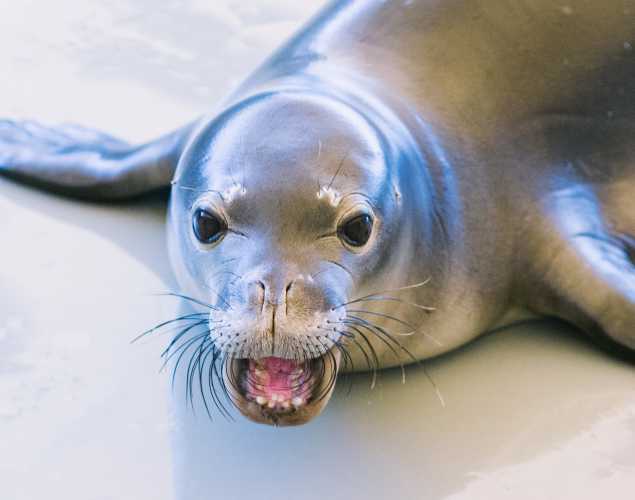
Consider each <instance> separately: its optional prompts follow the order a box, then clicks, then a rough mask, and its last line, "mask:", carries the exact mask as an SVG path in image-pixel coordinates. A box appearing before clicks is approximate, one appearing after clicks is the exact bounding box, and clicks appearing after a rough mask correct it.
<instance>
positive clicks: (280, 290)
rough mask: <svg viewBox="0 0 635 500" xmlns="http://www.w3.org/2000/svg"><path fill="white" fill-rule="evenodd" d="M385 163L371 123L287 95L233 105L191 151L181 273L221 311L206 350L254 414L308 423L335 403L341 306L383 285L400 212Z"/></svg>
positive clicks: (177, 204) (181, 187)
mask: <svg viewBox="0 0 635 500" xmlns="http://www.w3.org/2000/svg"><path fill="white" fill-rule="evenodd" d="M386 163H387V162H386V158H385V155H384V152H383V149H382V145H381V141H380V139H379V138H378V136H377V134H376V132H375V131H374V130H373V128H372V127H371V126H370V125H369V124H368V123H367V122H366V121H365V120H364V119H363V118H362V117H361V116H360V115H358V114H356V113H354V112H353V111H351V110H350V109H349V108H347V107H345V106H343V105H341V104H339V103H337V102H334V101H330V100H327V99H324V98H320V97H307V96H302V95H300V96H296V95H279V94H278V95H276V94H273V95H266V96H261V97H258V98H255V99H252V100H251V101H250V102H247V103H243V104H240V105H238V106H235V107H233V108H232V109H231V110H230V111H229V112H227V113H225V114H223V115H221V116H220V117H219V118H218V119H217V120H215V121H214V122H212V123H211V124H209V125H208V126H207V127H206V128H205V129H203V130H202V131H201V132H200V133H199V134H198V136H197V137H196V139H195V140H194V141H193V142H192V144H191V145H190V147H189V148H188V151H187V152H186V154H185V155H184V158H183V159H182V162H181V165H180V166H179V171H178V172H177V177H176V181H175V186H174V189H173V193H172V200H171V215H170V229H169V237H170V250H171V256H172V259H173V264H174V266H175V267H176V268H177V270H178V272H177V275H179V276H181V277H184V278H183V279H182V281H181V283H180V284H181V286H182V287H183V288H184V290H186V291H187V293H189V294H191V295H192V296H194V297H196V298H197V299H199V300H201V301H203V302H205V303H208V304H209V305H210V308H211V310H210V313H209V325H208V326H209V328H208V330H209V331H208V332H206V334H205V336H204V341H205V342H207V346H208V347H209V348H210V349H211V350H212V355H211V356H213V357H214V359H216V358H218V359H221V358H222V359H224V360H225V363H223V383H224V385H225V387H226V388H227V390H228V393H229V394H230V396H231V399H232V402H233V403H234V404H235V405H236V406H237V408H238V409H239V410H240V411H241V412H242V413H243V414H245V415H246V416H248V417H250V418H251V419H253V420H255V421H258V422H264V423H272V424H276V425H293V424H300V423H304V422H306V421H308V420H309V419H310V418H312V417H313V416H315V415H316V414H318V413H319V411H320V410H321V409H322V408H323V406H324V405H325V404H326V401H327V400H328V399H329V397H330V395H331V392H332V390H333V387H334V384H335V377H336V374H337V371H338V368H339V366H340V362H341V360H342V353H344V357H346V356H347V354H346V352H347V351H346V343H347V341H348V340H349V338H351V337H352V334H351V330H350V329H349V328H348V327H347V323H346V309H345V308H344V307H343V306H344V305H345V304H346V303H347V301H349V300H350V299H351V298H352V297H354V296H355V294H356V293H359V292H360V291H362V290H363V289H364V284H365V283H368V282H369V281H376V280H381V279H382V276H381V273H379V272H378V271H377V269H378V263H379V262H380V261H381V260H382V259H383V258H386V257H385V256H386V253H387V248H388V241H389V239H390V236H389V232H390V231H389V228H390V227H391V225H393V224H394V219H395V218H396V217H397V213H396V212H397V210H396V204H395V202H394V200H395V191H394V190H392V189H386V188H385V186H387V185H389V186H390V185H392V184H391V180H390V179H389V178H387V176H388V175H389V169H388V168H387V166H386Z"/></svg>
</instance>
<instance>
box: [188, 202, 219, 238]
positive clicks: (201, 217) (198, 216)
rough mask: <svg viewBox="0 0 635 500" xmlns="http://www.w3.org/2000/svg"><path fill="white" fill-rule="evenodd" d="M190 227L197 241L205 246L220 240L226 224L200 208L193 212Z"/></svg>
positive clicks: (216, 216)
mask: <svg viewBox="0 0 635 500" xmlns="http://www.w3.org/2000/svg"><path fill="white" fill-rule="evenodd" d="M192 227H193V228H194V234H195V235H196V238H197V239H198V241H200V242H201V243H205V244H207V245H209V244H210V243H215V242H216V241H218V240H220V239H221V238H222V237H223V236H224V235H225V232H226V231H227V224H225V221H224V220H223V219H221V218H220V217H219V216H218V215H215V214H213V213H212V212H209V211H207V210H204V209H202V208H199V209H197V210H196V212H194V217H193V220H192Z"/></svg>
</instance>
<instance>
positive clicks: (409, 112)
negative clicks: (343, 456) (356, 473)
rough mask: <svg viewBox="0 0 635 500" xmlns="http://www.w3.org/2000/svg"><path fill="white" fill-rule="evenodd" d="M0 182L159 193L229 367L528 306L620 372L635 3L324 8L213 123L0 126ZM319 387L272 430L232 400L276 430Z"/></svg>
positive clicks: (446, 332)
mask: <svg viewBox="0 0 635 500" xmlns="http://www.w3.org/2000/svg"><path fill="white" fill-rule="evenodd" d="M0 171H3V172H5V173H7V174H8V175H10V176H14V177H17V178H20V179H22V180H26V181H30V182H32V183H35V184H39V185H43V186H44V187H46V188H48V189H55V190H58V191H61V192H63V193H65V194H70V195H75V196H82V197H89V198H95V199H111V198H125V197H129V196H135V195H139V194H142V193H145V192H146V191H149V190H152V189H156V188H160V187H163V186H169V185H170V184H171V185H172V187H171V197H170V210H169V221H168V224H169V229H168V235H169V247H170V254H171V261H172V265H173V268H174V272H175V274H176V276H177V278H178V281H179V284H180V286H181V288H182V292H183V293H185V294H187V295H188V296H191V297H194V298H197V299H198V300H201V301H202V302H205V303H207V304H210V306H211V307H212V308H213V311H212V313H211V314H210V318H211V319H210V329H211V333H210V338H211V339H212V340H213V341H214V342H215V345H216V346H217V348H218V349H219V350H220V351H222V352H223V354H224V355H226V356H228V357H229V358H234V357H235V358H252V359H254V358H260V357H264V356H271V355H273V356H277V357H284V358H295V359H299V358H303V357H322V359H324V360H325V363H327V364H330V365H329V366H331V367H332V368H334V369H337V367H338V366H339V365H340V364H341V361H342V352H343V351H342V349H341V348H340V346H341V347H343V348H345V349H346V352H347V353H349V354H350V356H351V358H352V361H353V362H354V366H355V369H364V368H368V366H369V365H374V364H377V365H378V366H380V367H388V366H394V365H398V364H401V363H404V362H409V361H410V360H411V359H412V358H415V359H418V360H420V359H425V358H429V357H431V356H436V355H439V354H441V353H443V352H446V351H449V350H451V349H454V348H456V347H457V346H460V345H463V344H465V343H466V342H468V341H470V340H471V339H473V338H475V337H477V336H478V335H480V334H482V333H483V332H485V331H487V330H491V329H492V328H495V327H498V326H502V325H507V324H510V323H513V322H515V321H518V320H520V319H523V318H528V317H535V316H542V315H549V316H556V317H560V318H562V319H564V320H567V321H569V322H571V323H573V324H575V325H577V326H578V327H580V328H581V329H582V330H584V331H586V332H587V333H589V334H590V335H592V336H594V337H595V338H596V339H597V340H598V341H599V342H600V343H602V344H604V345H605V346H607V347H611V348H614V349H615V350H617V351H618V352H619V353H620V354H622V355H625V356H627V357H630V358H631V359H633V357H634V356H633V352H634V349H635V267H634V261H633V255H634V254H635V238H634V237H633V236H632V235H635V1H631V0H622V1H617V0H607V1H604V2H588V1H576V0H573V1H571V2H569V3H568V4H567V6H566V7H563V6H560V4H557V3H556V4H554V3H553V2H551V1H546V0H532V1H531V2H521V1H506V0H481V1H477V0H470V1H467V0H466V1H375V0H369V1H351V2H334V3H332V4H331V5H330V6H328V7H327V8H325V9H324V10H323V11H322V12H321V13H320V14H319V15H318V16H316V17H315V18H314V19H313V20H312V21H311V22H310V23H309V24H308V25H307V26H306V27H305V28H304V29H302V30H301V31H300V32H299V33H298V34H297V35H296V36H295V37H293V38H292V39H291V40H290V41H289V42H288V43H287V44H286V45H284V46H283V47H282V48H281V49H280V50H279V51H278V52H276V53H275V54H274V55H273V56H272V57H271V58H270V59H269V60H268V61H267V62H266V63H265V64H263V65H262V66H261V67H260V68H259V69H258V70H257V71H256V72H255V73H254V74H253V75H252V76H251V77H250V78H249V79H248V80H247V81H246V82H245V83H244V84H243V85H242V86H241V87H240V88H239V89H238V90H237V91H236V92H235V93H234V94H233V95H232V97H231V98H230V99H229V100H228V102H227V103H225V106H224V107H223V110H222V112H221V113H220V114H215V115H214V116H211V117H209V118H204V119H201V120H199V121H197V122H196V123H194V124H192V125H188V126H187V127H184V128H183V129H181V130H179V131H177V132H175V133H173V134H170V135H169V136H166V137H164V138H161V139H159V140H157V141H155V142H153V143H150V144H147V145H142V146H139V147H131V146H128V145H127V144H125V143H123V142H121V141H118V140H116V139H113V138H112V137H109V136H105V135H103V134H99V133H96V132H91V131H86V130H83V129H78V128H73V129H68V128H65V129H62V128H59V129H48V128H44V127H41V126H39V125H36V124H34V123H29V122H20V123H16V122H3V124H2V128H1V129H0ZM198 208H203V209H205V210H210V211H213V212H215V213H216V214H218V215H219V216H221V217H222V218H223V219H224V220H225V221H226V222H227V226H228V230H227V232H226V233H225V235H224V237H223V238H221V239H220V241H217V242H215V243H213V244H211V245H206V244H201V243H200V242H199V241H198V240H197V239H196V237H195V235H194V232H193V229H192V217H193V214H194V213H195V211H196V210H197V209H198ZM361 213H364V214H368V215H370V216H371V217H372V219H373V227H372V234H371V237H370V240H369V241H368V243H366V244H365V245H363V246H362V247H360V248H354V247H351V246H350V245H347V244H346V243H345V242H344V241H342V239H341V238H339V237H338V227H339V226H341V224H342V222H343V221H345V220H347V219H348V218H350V217H351V216H352V215H354V214H361ZM359 298H364V299H363V300H360V301H355V302H351V301H354V300H355V299H359ZM343 304H346V305H343ZM362 321H367V322H369V323H372V325H373V326H372V327H367V328H365V327H364V326H362V325H363V322H362ZM219 324H220V325H223V328H218V327H217V326H215V325H219ZM378 329H379V330H378ZM382 331H383V333H381V332H382ZM221 332H224V336H223V337H221V335H220V334H221ZM364 334H366V335H364ZM364 336H365V337H366V338H367V340H366V341H365V340H364V339H363V338H362V337H364ZM360 345H361V346H365V351H366V354H364V352H363V349H361V348H360V347H359V346H360ZM371 346H372V347H371ZM371 349H372V350H373V351H374V352H375V353H376V355H377V363H375V362H374V361H373V359H370V362H369V357H370V351H371ZM329 353H330V354H329ZM327 354H328V355H327ZM411 356H412V358H411ZM347 366H348V368H350V363H347ZM325 390H326V392H327V394H326V395H325V396H324V397H322V398H320V399H319V400H316V401H313V402H311V403H310V404H308V405H307V406H306V407H305V408H303V409H301V411H300V410H298V411H295V412H289V413H286V414H276V415H273V414H272V413H274V412H269V413H267V412H266V411H263V410H262V408H260V407H258V405H256V404H255V403H254V402H251V401H248V400H246V399H245V398H244V397H242V396H241V394H239V391H234V394H233V395H234V398H235V400H236V403H237V406H238V407H239V409H240V410H241V411H242V412H243V413H244V414H246V415H247V416H249V417H250V418H252V419H254V420H256V421H261V422H267V423H276V424H278V425H285V424H297V423H303V422H305V421H307V420H309V419H310V418H312V417H313V416H314V415H316V414H317V413H319V411H320V410H321V409H322V407H323V406H324V404H325V403H326V401H327V400H328V396H329V395H330V391H331V390H332V387H330V386H329V387H326V388H325Z"/></svg>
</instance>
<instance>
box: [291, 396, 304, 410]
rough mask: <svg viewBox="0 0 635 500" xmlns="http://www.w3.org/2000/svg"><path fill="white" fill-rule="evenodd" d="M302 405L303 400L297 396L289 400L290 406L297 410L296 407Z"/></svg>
mask: <svg viewBox="0 0 635 500" xmlns="http://www.w3.org/2000/svg"><path fill="white" fill-rule="evenodd" d="M302 403H304V399H302V398H301V397H299V396H296V397H295V398H293V399H292V400H291V404H292V405H293V406H295V407H296V408H297V407H298V406H302Z"/></svg>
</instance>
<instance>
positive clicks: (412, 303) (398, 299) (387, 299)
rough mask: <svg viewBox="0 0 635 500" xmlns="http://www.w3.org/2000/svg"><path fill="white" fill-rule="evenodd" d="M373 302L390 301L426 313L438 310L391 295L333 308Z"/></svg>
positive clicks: (353, 301)
mask: <svg viewBox="0 0 635 500" xmlns="http://www.w3.org/2000/svg"><path fill="white" fill-rule="evenodd" d="M373 301H377V302H384V301H386V302H389V301H393V302H400V303H402V304H405V305H408V306H412V307H416V308H417V309H421V310H423V311H425V312H432V311H436V310H437V308H436V307H431V306H424V305H423V304H417V303H416V302H411V301H408V300H404V299H400V298H399V297H392V296H390V295H377V296H374V297H367V298H359V299H355V300H351V301H348V302H345V303H343V304H340V305H338V306H336V307H334V308H333V310H335V309H339V308H340V307H345V306H348V305H351V304H357V303H358V302H373Z"/></svg>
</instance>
